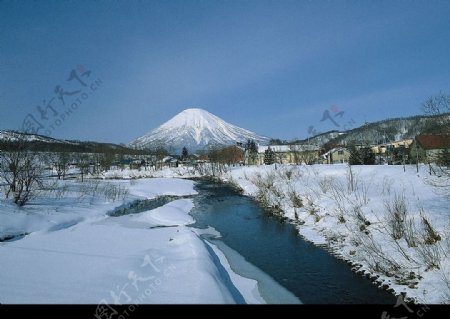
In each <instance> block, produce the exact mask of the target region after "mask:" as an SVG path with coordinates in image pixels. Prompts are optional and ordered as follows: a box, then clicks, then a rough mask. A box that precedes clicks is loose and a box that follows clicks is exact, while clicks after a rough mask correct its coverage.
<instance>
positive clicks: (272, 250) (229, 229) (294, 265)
mask: <svg viewBox="0 0 450 319" xmlns="http://www.w3.org/2000/svg"><path fill="white" fill-rule="evenodd" d="M196 190H197V191H198V193H199V195H198V196H195V197H194V203H195V207H194V208H193V210H192V211H191V215H192V216H193V217H194V219H195V220H196V224H195V225H194V226H195V227H197V228H206V227H207V226H211V227H214V228H215V229H216V230H217V231H219V232H220V233H221V235H222V238H221V241H223V243H224V244H225V245H227V246H229V247H231V248H232V249H234V250H235V251H237V252H238V253H239V254H240V255H242V256H243V257H244V258H245V259H246V260H247V261H248V262H249V263H251V264H253V265H254V266H256V267H258V268H259V269H261V270H262V271H264V272H265V273H267V274H268V275H269V276H271V277H272V278H273V279H274V280H275V281H277V282H278V283H279V284H280V285H282V286H283V287H285V288H286V289H287V290H289V291H290V292H292V293H293V294H294V295H295V296H296V297H298V298H299V299H300V300H301V302H302V303H306V304H325V303H331V304H351V303H364V304H366V303H376V304H380V303H382V304H391V305H394V304H395V302H396V298H395V297H394V296H393V295H392V294H390V293H388V292H386V291H384V290H381V289H379V288H377V286H375V285H373V284H372V283H371V282H370V281H369V280H368V279H366V278H364V277H362V276H360V275H358V274H355V273H354V272H352V271H351V269H350V267H349V266H348V265H347V264H346V263H345V262H344V261H342V260H339V259H337V258H335V257H333V256H332V255H330V254H329V253H328V252H327V251H326V250H324V249H322V248H320V247H316V246H314V245H313V244H311V243H309V242H307V241H305V240H303V239H302V238H301V237H300V236H299V235H298V234H297V232H296V229H295V227H294V226H293V225H291V224H289V223H281V222H280V221H279V220H278V219H276V218H274V217H271V216H270V215H269V214H268V213H267V212H266V211H265V210H264V209H262V208H261V207H259V206H258V205H257V203H255V202H254V201H253V200H252V199H251V198H249V197H246V196H242V195H240V194H239V193H238V192H236V191H235V190H234V189H233V188H231V187H229V186H226V185H223V184H218V183H214V182H209V181H197V183H196Z"/></svg>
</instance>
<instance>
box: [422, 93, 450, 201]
mask: <svg viewBox="0 0 450 319" xmlns="http://www.w3.org/2000/svg"><path fill="white" fill-rule="evenodd" d="M422 109H423V111H424V112H425V113H426V114H429V115H434V116H435V117H434V118H432V119H430V121H431V123H430V124H431V126H432V127H436V129H437V132H438V133H447V134H450V95H446V94H443V93H440V94H439V95H436V96H433V97H430V98H429V99H428V100H426V101H425V102H424V103H423V104H422ZM448 154H449V151H448V149H444V150H442V152H441V153H440V154H439V155H438V158H437V161H436V164H435V165H434V166H433V167H432V165H431V164H429V167H430V174H431V173H434V174H433V175H434V176H432V178H430V179H429V182H430V183H431V184H432V185H433V186H436V187H438V188H440V189H442V190H444V192H445V193H447V194H450V162H449V160H448Z"/></svg>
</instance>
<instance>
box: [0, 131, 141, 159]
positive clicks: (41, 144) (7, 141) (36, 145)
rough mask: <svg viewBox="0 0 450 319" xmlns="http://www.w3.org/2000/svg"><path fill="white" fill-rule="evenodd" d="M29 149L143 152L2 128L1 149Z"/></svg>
mask: <svg viewBox="0 0 450 319" xmlns="http://www.w3.org/2000/svg"><path fill="white" fill-rule="evenodd" d="M23 144H25V145H24V146H26V148H27V149H28V150H33V151H42V152H74V153H104V152H109V153H114V154H138V153H142V152H140V151H136V150H133V149H129V148H127V147H125V146H122V145H117V144H112V143H98V142H91V141H74V140H63V139H56V138H52V137H49V136H44V135H39V134H31V133H21V132H17V131H10V130H0V151H11V150H16V149H17V147H18V146H19V145H21V146H23Z"/></svg>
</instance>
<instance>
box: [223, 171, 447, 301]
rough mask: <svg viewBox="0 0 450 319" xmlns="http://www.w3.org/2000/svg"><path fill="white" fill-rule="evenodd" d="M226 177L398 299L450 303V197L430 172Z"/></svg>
mask: <svg viewBox="0 0 450 319" xmlns="http://www.w3.org/2000/svg"><path fill="white" fill-rule="evenodd" d="M222 178H223V179H226V180H228V181H231V182H232V183H234V184H236V185H238V186H239V187H240V188H242V189H243V191H244V193H245V194H247V195H250V196H254V197H256V198H258V199H259V201H260V202H262V203H264V204H265V205H267V206H271V207H272V208H273V209H274V211H276V212H279V213H280V214H281V215H283V216H285V217H287V218H288V219H289V220H290V222H292V223H294V224H296V225H297V227H298V229H299V233H300V235H302V236H303V237H304V238H306V239H307V240H309V241H312V242H313V243H315V244H318V245H326V246H327V247H328V248H329V249H330V250H331V251H332V252H333V253H334V254H335V255H337V256H339V257H340V258H343V259H345V260H348V261H351V262H353V263H354V265H355V269H358V270H359V271H361V272H363V273H366V274H372V275H374V276H376V277H377V281H378V282H379V283H380V285H385V287H386V286H389V287H390V288H392V289H394V290H395V293H396V294H399V293H406V296H407V298H410V299H413V300H415V301H416V302H421V303H449V302H450V205H449V204H450V197H449V196H450V194H449V190H448V188H447V189H446V190H445V189H439V188H436V187H434V186H432V185H431V184H430V183H429V181H430V177H429V175H428V171H427V168H426V167H424V166H423V167H421V169H420V171H419V174H417V172H416V167H415V166H407V167H406V171H404V170H403V167H402V166H352V170H351V171H350V170H349V167H348V166H346V165H313V166H283V165H270V166H259V167H256V166H252V167H241V168H236V169H231V171H230V172H228V173H227V174H225V175H223V177H222Z"/></svg>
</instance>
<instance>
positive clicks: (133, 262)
mask: <svg viewBox="0 0 450 319" xmlns="http://www.w3.org/2000/svg"><path fill="white" fill-rule="evenodd" d="M60 183H61V185H60V188H62V187H63V185H64V184H65V185H67V186H66V187H65V189H66V193H65V194H64V196H63V197H61V198H59V199H54V198H52V199H50V197H49V198H47V199H45V198H40V199H39V200H36V201H35V202H30V205H27V206H25V207H24V208H21V209H19V208H17V207H15V206H13V205H11V204H8V203H7V202H2V203H1V208H0V209H1V214H0V237H3V238H5V237H6V236H14V235H15V234H16V235H17V234H23V233H30V234H29V235H28V236H25V237H24V238H22V239H20V240H16V241H5V242H1V243H0V269H1V270H2V271H1V272H0V302H1V303H58V304H59V303H88V304H109V305H114V304H118V303H202V304H204V303H220V304H222V303H262V302H264V299H263V298H262V297H261V295H260V294H259V292H258V289H257V282H256V281H255V280H253V279H248V278H244V277H241V276H239V275H238V274H236V273H234V272H233V271H232V270H231V268H230V266H229V264H228V263H227V261H226V258H225V257H224V255H223V254H222V253H221V252H220V250H219V249H218V248H217V247H215V246H214V245H211V244H209V243H206V242H205V241H204V240H203V239H202V238H201V237H200V235H199V234H197V233H196V231H194V229H192V228H191V227H189V225H190V224H192V223H193V222H194V220H193V219H192V217H191V216H190V215H189V211H190V210H191V209H192V207H193V203H192V200H191V199H189V198H184V199H179V200H175V201H172V202H170V203H168V204H166V205H164V206H161V207H159V208H156V209H153V210H151V211H146V212H142V213H139V214H133V215H123V216H120V217H110V216H108V215H107V213H108V212H111V211H112V210H113V209H114V208H115V207H118V206H123V205H124V204H126V203H128V202H131V201H135V200H136V199H148V198H155V197H157V196H160V195H177V196H186V195H194V194H195V191H194V189H193V182H192V181H189V180H180V179H164V178H154V179H145V180H134V181H129V180H122V181H101V182H99V181H88V182H85V183H86V184H83V183H77V182H73V181H67V182H60ZM89 183H90V184H92V185H90V186H88V187H90V188H91V189H90V190H83V191H81V189H82V188H83V187H87V186H86V185H89ZM93 184H95V185H94V186H93ZM104 185H110V186H111V185H114V189H115V191H116V192H119V193H121V194H122V195H121V197H122V198H120V199H116V200H111V199H110V198H107V197H108V195H107V196H102V194H103V195H104V194H106V193H107V194H109V193H110V192H105V191H100V189H102V187H104ZM117 189H120V190H122V191H117ZM126 190H127V191H126ZM218 260H220V263H219V264H218V263H217V261H218ZM224 270H225V271H224ZM230 278H231V280H230Z"/></svg>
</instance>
